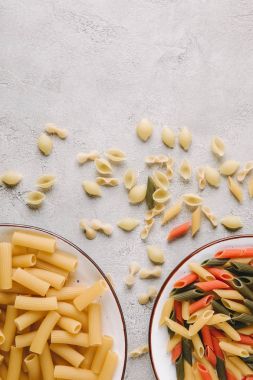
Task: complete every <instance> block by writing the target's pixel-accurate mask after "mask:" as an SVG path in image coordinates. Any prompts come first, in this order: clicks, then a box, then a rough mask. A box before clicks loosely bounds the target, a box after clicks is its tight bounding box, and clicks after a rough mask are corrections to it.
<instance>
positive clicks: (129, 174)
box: [123, 169, 137, 190]
mask: <svg viewBox="0 0 253 380" xmlns="http://www.w3.org/2000/svg"><path fill="white" fill-rule="evenodd" d="M123 180H124V185H125V188H126V189H127V190H131V189H132V187H134V186H135V185H136V181H137V176H136V173H135V171H134V170H133V169H127V171H126V172H125V174H124V178H123Z"/></svg>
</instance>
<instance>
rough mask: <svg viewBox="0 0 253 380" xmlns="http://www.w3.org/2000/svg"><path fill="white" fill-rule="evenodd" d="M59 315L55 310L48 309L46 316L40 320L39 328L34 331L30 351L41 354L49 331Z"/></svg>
mask: <svg viewBox="0 0 253 380" xmlns="http://www.w3.org/2000/svg"><path fill="white" fill-rule="evenodd" d="M60 317H61V316H60V314H58V313H57V312H56V311H50V312H49V313H48V314H47V316H46V317H45V318H44V319H43V321H42V322H41V324H40V327H39V329H38V330H37V331H36V334H35V337H34V338H33V341H32V344H31V346H30V351H31V352H34V353H36V354H39V355H41V353H42V352H43V350H44V347H45V345H46V343H47V340H48V338H49V336H50V334H51V331H52V330H53V328H54V326H55V325H56V323H57V322H58V321H59V319H60Z"/></svg>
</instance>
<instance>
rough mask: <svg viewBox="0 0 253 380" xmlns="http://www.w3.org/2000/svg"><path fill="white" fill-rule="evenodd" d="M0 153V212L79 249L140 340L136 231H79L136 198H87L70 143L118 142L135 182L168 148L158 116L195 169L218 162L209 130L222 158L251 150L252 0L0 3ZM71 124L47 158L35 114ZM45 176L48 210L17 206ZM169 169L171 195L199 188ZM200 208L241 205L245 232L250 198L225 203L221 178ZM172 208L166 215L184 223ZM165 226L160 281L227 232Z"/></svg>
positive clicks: (144, 322) (129, 210) (84, 174)
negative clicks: (151, 128) (152, 156)
mask: <svg viewBox="0 0 253 380" xmlns="http://www.w3.org/2000/svg"><path fill="white" fill-rule="evenodd" d="M0 14H1V22H0V28H1V29H0V41H1V50H0V51H1V61H0V90H1V107H0V109H1V110H0V117H1V119H0V133H1V138H0V156H1V164H0V167H1V171H3V170H5V169H9V168H15V169H17V170H20V171H21V172H22V173H23V174H24V180H23V182H22V184H20V185H19V186H18V187H17V188H16V189H14V190H7V189H6V188H4V187H0V196H1V214H0V221H1V222H19V223H27V224H31V225H37V226H41V227H44V228H47V229H50V230H52V231H55V232H58V233H59V234H61V235H63V236H65V237H66V238H68V239H70V240H72V241H73V242H75V243H76V244H78V245H80V246H81V247H82V248H83V249H85V250H86V252H87V253H88V254H89V255H90V256H91V257H92V258H93V259H95V260H96V261H97V262H98V263H99V264H100V266H101V267H102V268H103V269H104V271H105V272H111V273H112V275H113V277H114V281H115V282H116V284H117V292H118V295H119V298H120V300H121V303H122V306H123V309H124V313H125V317H126V321H127V327H128V337H129V348H130V349H132V348H134V347H135V346H137V345H139V344H142V343H145V342H146V341H147V334H148V321H149V316H150V310H151V307H152V305H148V306H144V307H141V306H140V305H138V304H137V302H136V294H137V293H139V292H141V291H142V290H144V289H146V286H147V283H145V281H139V282H138V283H137V285H136V287H135V288H134V289H133V290H132V291H128V290H126V289H125V287H124V285H123V281H122V279H123V277H124V276H125V275H126V272H127V265H128V263H129V262H130V261H131V260H132V259H135V260H137V261H139V262H140V263H141V264H143V265H147V266H148V265H150V264H149V263H148V260H147V258H146V254H145V246H144V244H143V243H142V242H141V241H140V239H139V236H138V234H139V231H137V230H136V231H134V232H133V233H131V235H127V234H124V233H123V232H122V231H119V230H117V229H115V231H114V235H113V237H112V238H105V237H103V236H99V237H98V238H97V239H96V240H95V241H92V242H90V241H87V240H86V239H85V237H84V236H83V235H82V233H81V231H79V226H78V224H79V220H80V218H82V217H88V218H91V217H99V218H100V219H102V220H104V221H108V222H111V223H113V224H115V223H116V222H117V220H118V219H119V218H121V217H124V216H126V215H135V216H138V217H140V218H141V217H142V215H143V212H144V206H143V205H142V206H140V207H133V206H132V207H130V206H129V205H128V202H127V195H126V192H125V191H124V189H123V188H122V187H120V188H114V189H103V193H104V195H103V197H102V198H101V199H98V200H91V199H88V198H87V196H86V195H85V194H84V193H83V191H82V188H81V186H80V183H81V181H82V180H83V179H85V178H93V177H94V176H95V171H94V168H93V165H92V164H87V165H86V166H83V167H78V165H77V164H76V161H75V156H76V153H78V152H79V151H82V150H83V151H86V150H90V149H98V150H99V151H101V152H103V151H104V150H105V149H106V148H109V147H111V146H117V147H119V148H122V149H124V150H125V151H126V152H127V155H128V160H127V163H126V164H125V165H124V166H123V167H122V168H120V167H119V168H116V169H115V175H116V176H117V175H121V174H122V172H123V171H124V169H125V168H126V167H128V166H131V167H136V168H137V169H138V170H139V173H140V177H139V181H140V183H141V182H142V181H145V180H146V175H147V172H148V170H147V169H146V168H145V165H144V163H143V159H144V157H145V155H147V154H149V153H159V152H166V151H167V150H166V148H165V147H164V146H162V143H161V141H160V130H161V127H162V125H164V124H169V125H173V126H175V129H177V128H178V127H179V126H181V125H184V124H186V125H188V126H189V127H190V129H191V130H192V132H193V136H194V140H193V145H192V148H191V150H190V152H189V153H184V152H182V150H180V149H179V148H178V147H177V148H175V149H174V150H173V151H172V152H170V153H171V154H172V155H173V156H174V157H175V158H176V160H177V162H179V160H181V159H182V158H183V157H186V156H187V157H189V159H190V160H191V162H192V163H193V165H194V166H197V165H199V164H200V163H201V164H205V163H209V164H212V165H216V164H217V161H216V160H215V159H214V158H213V157H212V155H211V153H210V150H209V145H210V138H211V136H212V135H216V134H218V135H220V136H223V137H224V140H225V142H226V146H227V157H228V158H236V159H238V160H240V161H241V162H244V161H247V160H249V159H252V158H253V157H252V146H253V144H252V126H253V106H252V98H253V89H252V74H253V3H252V1H250V0H210V1H204V0H202V1H201V0H198V1H197V0H188V1H186V0H180V1H177V0H174V1H173V0H170V1H169V0H128V1H119V0H110V1H109V0H107V1H106V0H97V1H94V0H92V1H91V0H86V1H79V0H76V1H70V0H64V1H62V0H61V1H59V0H45V1H38V0H34V1H29V2H27V1H24V0H18V1H17V0H10V1H0ZM143 116H147V117H149V118H150V119H152V120H153V121H154V123H155V126H156V127H155V132H154V135H153V137H152V138H151V139H150V141H149V142H148V143H146V144H143V143H142V142H140V141H139V140H138V139H137V138H136V136H135V131H134V125H135V124H136V122H137V121H138V120H139V119H140V118H141V117H143ZM49 121H53V122H56V123H57V124H58V125H59V126H62V127H65V128H67V129H69V132H70V136H69V138H68V140H67V141H59V140H58V139H56V138H55V139H54V142H55V147H54V152H53V154H52V155H51V156H50V157H48V158H45V157H43V156H42V155H41V154H40V153H39V152H38V150H37V147H36V139H37V137H38V135H39V134H40V132H41V130H42V129H43V125H44V123H45V122H49ZM46 172H54V173H55V174H56V175H57V178H58V183H57V186H56V187H55V188H54V190H53V191H52V192H50V193H48V197H47V200H46V202H45V204H44V206H43V207H42V208H41V210H39V211H32V210H30V209H29V208H27V207H26V206H25V203H24V197H25V194H26V192H27V191H29V190H31V189H33V188H34V183H35V179H36V177H37V176H38V175H39V174H41V173H46ZM196 188H197V187H196V183H195V180H192V181H191V182H190V184H189V185H187V186H184V184H183V183H182V181H180V180H179V179H178V178H177V177H176V178H175V179H174V180H173V184H172V193H173V199H176V198H177V197H178V196H179V195H180V194H182V193H183V192H184V191H188V190H190V189H192V190H195V189H196ZM203 196H204V198H205V202H206V204H209V205H210V207H212V208H213V209H214V211H215V212H216V213H217V214H218V215H219V216H223V215H225V214H228V213H231V212H232V213H234V214H239V215H241V217H242V219H243V221H244V223H245V226H244V228H243V230H242V232H244V233H246V232H252V214H253V212H252V207H250V203H249V200H248V197H247V194H246V196H245V198H246V200H245V203H244V205H243V206H239V205H238V204H237V202H236V201H235V200H234V199H232V198H231V197H230V195H229V193H228V190H227V188H226V183H225V181H223V183H222V185H221V188H220V190H219V191H216V190H214V189H206V190H205V191H204V193H203ZM186 214H187V213H185V215H184V214H182V215H181V216H180V217H179V218H178V219H177V220H176V221H175V222H172V223H171V226H173V225H175V223H179V222H180V221H183V220H185V218H186V217H187V216H186ZM167 229H168V228H164V229H162V230H161V229H160V228H159V223H158V224H157V225H156V226H155V228H154V230H153V232H152V233H151V235H150V238H149V242H150V243H157V244H160V245H161V246H163V247H164V249H165V250H166V255H167V262H166V264H165V266H164V267H165V269H164V274H163V278H162V279H161V280H159V281H154V283H155V284H156V285H157V286H160V284H161V283H162V281H163V280H164V279H165V276H166V274H167V273H168V272H169V271H170V270H171V269H172V268H173V267H174V266H175V264H177V263H178V262H179V260H181V259H182V258H183V257H184V256H185V255H187V254H188V253H189V252H190V251H192V250H193V249H195V248H197V247H198V246H200V245H201V244H203V243H205V242H208V241H210V240H212V239H216V238H219V237H222V236H225V235H228V233H227V232H226V231H225V230H224V229H223V228H222V227H218V228H217V229H216V230H215V231H213V230H212V229H211V227H210V225H209V224H208V222H206V221H204V223H203V227H202V231H201V232H200V233H199V235H198V236H197V237H196V238H195V239H194V240H191V239H190V237H186V238H185V239H183V240H181V241H178V242H175V243H173V244H171V245H170V246H168V245H167V244H166V243H165V236H166V232H167ZM126 378H127V379H131V380H134V379H153V374H152V370H151V367H150V364H149V359H148V357H147V356H146V357H143V358H141V359H140V360H136V361H131V362H129V364H128V369H127V375H126Z"/></svg>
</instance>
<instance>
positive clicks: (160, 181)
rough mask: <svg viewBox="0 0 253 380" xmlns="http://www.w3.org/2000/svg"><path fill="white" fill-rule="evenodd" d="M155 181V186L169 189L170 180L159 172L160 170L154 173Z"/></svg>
mask: <svg viewBox="0 0 253 380" xmlns="http://www.w3.org/2000/svg"><path fill="white" fill-rule="evenodd" d="M152 178H153V181H154V183H155V185H156V186H157V187H159V188H161V189H165V190H166V189H167V188H168V186H169V183H170V182H169V180H168V177H167V176H166V174H165V173H163V172H161V171H159V170H156V171H155V172H154V173H153V176H152Z"/></svg>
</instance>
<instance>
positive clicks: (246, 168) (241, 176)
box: [237, 161, 253, 182]
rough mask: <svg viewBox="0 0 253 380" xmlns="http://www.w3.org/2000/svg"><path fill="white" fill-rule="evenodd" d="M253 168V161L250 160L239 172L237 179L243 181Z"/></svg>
mask: <svg viewBox="0 0 253 380" xmlns="http://www.w3.org/2000/svg"><path fill="white" fill-rule="evenodd" d="M252 169H253V161H249V162H247V163H246V164H245V166H244V167H243V169H242V170H240V171H239V173H238V174H237V181H239V182H243V181H244V179H245V177H246V176H247V175H248V174H249V173H250V172H251V170H252Z"/></svg>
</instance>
